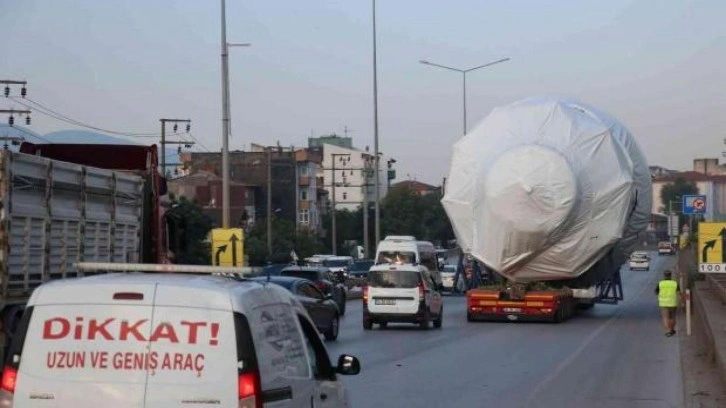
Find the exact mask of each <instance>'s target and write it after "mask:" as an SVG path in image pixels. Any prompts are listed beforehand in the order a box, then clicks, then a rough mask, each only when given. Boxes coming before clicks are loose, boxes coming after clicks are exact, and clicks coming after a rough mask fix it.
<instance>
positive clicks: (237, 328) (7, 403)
mask: <svg viewBox="0 0 726 408" xmlns="http://www.w3.org/2000/svg"><path fill="white" fill-rule="evenodd" d="M156 266H158V265H156ZM139 267H140V268H143V265H140V266H139ZM172 268H173V267H172ZM359 370H360V363H359V362H358V360H357V359H356V358H355V357H352V356H348V355H342V356H341V357H340V359H339V360H338V366H337V367H334V366H332V365H331V364H330V361H329V358H328V353H327V351H326V349H325V346H324V345H323V343H322V341H321V339H320V336H319V334H318V332H317V330H316V329H315V326H314V325H313V323H312V321H311V320H310V318H309V316H308V313H307V312H306V311H305V309H304V308H303V306H302V305H301V304H300V302H299V301H297V300H296V299H295V297H294V296H293V295H292V294H290V293H289V292H288V291H286V290H285V289H283V288H281V287H279V286H278V285H275V284H268V283H264V282H256V281H247V280H239V279H236V278H231V277H224V276H209V275H207V276H203V275H192V274H175V273H114V274H103V275H97V276H92V277H87V278H81V279H68V280H63V281H52V282H49V283H46V284H43V285H42V286H40V287H39V288H37V289H36V290H35V291H34V293H33V295H32V297H31V299H30V301H29V303H28V305H27V308H26V309H25V313H24V314H23V317H22V319H21V321H20V323H19V327H18V331H17V333H16V336H15V337H14V339H13V342H12V344H11V347H10V353H9V359H8V363H7V365H6V366H5V368H4V370H3V374H2V381H1V382H0V406H3V407H13V406H14V407H50V406H53V407H104V408H115V407H119V408H120V407H162V408H163V407H179V406H186V405H187V404H189V405H194V406H216V407H240V408H253V407H263V406H264V407H283V406H284V407H300V408H303V407H305V408H309V407H311V406H315V407H339V406H346V404H347V403H346V393H345V390H344V388H343V386H342V385H341V383H340V382H339V381H338V380H337V377H336V376H337V374H357V373H358V371H359Z"/></svg>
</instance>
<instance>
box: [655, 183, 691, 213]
mask: <svg viewBox="0 0 726 408" xmlns="http://www.w3.org/2000/svg"><path fill="white" fill-rule="evenodd" d="M693 194H698V186H696V184H695V183H693V182H690V181H686V180H684V179H683V178H681V177H676V179H675V180H674V181H673V182H672V183H668V184H666V185H664V186H663V188H662V189H661V190H660V201H661V204H662V205H663V207H661V211H663V212H665V211H667V210H668V209H669V208H670V207H671V205H672V204H670V203H671V201H675V202H676V206H677V207H676V208H679V207H680V205H681V202H682V200H683V196H684V195H693Z"/></svg>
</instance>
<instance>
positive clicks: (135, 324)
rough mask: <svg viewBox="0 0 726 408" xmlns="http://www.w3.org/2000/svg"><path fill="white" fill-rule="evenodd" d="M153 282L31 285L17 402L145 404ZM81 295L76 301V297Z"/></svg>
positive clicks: (109, 406) (107, 405)
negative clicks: (31, 290)
mask: <svg viewBox="0 0 726 408" xmlns="http://www.w3.org/2000/svg"><path fill="white" fill-rule="evenodd" d="M154 291H155V286H154V285H153V284H125V283H115V284H106V283H103V284H79V285H68V284H62V285H57V286H54V285H53V284H51V285H48V286H46V287H41V288H40V289H37V290H36V294H35V300H34V302H33V307H32V316H31V317H30V321H29V324H28V326H27V332H26V333H25V336H22V335H20V336H18V338H22V337H24V338H25V342H24V344H23V345H22V348H21V347H17V346H15V345H14V346H13V351H14V352H16V353H17V355H15V356H13V355H11V356H10V357H9V358H10V361H16V362H19V367H18V375H17V381H16V386H15V392H14V397H13V401H14V406H20V407H31V408H32V407H91V406H93V407H103V408H116V407H118V408H121V407H143V406H144V388H145V382H146V364H147V363H148V361H149V360H148V346H149V338H150V335H151V324H150V322H151V317H152V316H151V315H152V302H153V299H154ZM76 299H78V300H76Z"/></svg>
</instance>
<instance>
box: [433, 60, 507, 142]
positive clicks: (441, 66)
mask: <svg viewBox="0 0 726 408" xmlns="http://www.w3.org/2000/svg"><path fill="white" fill-rule="evenodd" d="M507 61H509V58H502V59H499V60H496V61H492V62H489V63H486V64H484V65H479V66H477V67H473V68H469V69H460V68H454V67H449V66H446V65H441V64H436V63H433V62H431V61H426V60H420V61H419V62H420V63H421V64H424V65H430V66H432V67H438V68H443V69H448V70H450V71H456V72H459V73H461V74H462V77H463V78H464V84H463V85H464V86H463V89H464V134H466V74H467V73H468V72H471V71H475V70H477V69H481V68H486V67H491V66H492V65H496V64H500V63H502V62H507Z"/></svg>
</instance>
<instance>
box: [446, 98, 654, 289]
mask: <svg viewBox="0 0 726 408" xmlns="http://www.w3.org/2000/svg"><path fill="white" fill-rule="evenodd" d="M442 202H443V205H444V208H445V209H446V212H447V214H448V216H449V218H450V220H451V222H452V224H453V227H454V231H455V233H456V237H457V239H458V241H459V243H460V246H461V247H462V249H463V250H464V252H466V253H470V254H471V255H472V256H474V257H475V258H476V259H478V260H479V261H481V262H483V263H484V264H485V265H487V266H488V267H489V268H491V269H493V270H494V271H496V272H497V273H499V274H501V275H504V276H505V277H507V278H508V279H510V280H513V281H518V282H531V281H552V280H567V279H573V278H577V277H579V276H580V275H582V274H583V273H585V272H587V271H588V270H590V269H591V268H592V267H593V266H595V265H596V264H597V263H598V262H599V261H603V264H605V263H606V264H607V265H611V266H610V267H612V266H617V267H619V265H620V264H621V263H622V262H623V261H624V259H625V255H627V254H628V253H629V252H630V251H631V249H632V247H633V245H634V244H635V243H636V241H637V235H638V234H639V233H640V232H641V231H643V230H644V229H645V228H646V227H647V224H648V221H649V217H650V209H651V184H650V172H649V170H648V164H647V162H646V160H645V157H644V156H643V154H642V152H641V151H640V148H639V147H638V145H637V143H636V141H635V139H634V138H633V136H632V135H631V134H630V132H629V131H628V130H627V129H626V128H625V127H624V126H623V125H622V124H620V123H619V122H618V121H617V120H615V119H614V118H612V117H611V116H609V115H607V114H606V113H604V112H602V111H600V110H598V109H596V108H594V107H591V106H588V105H586V104H583V103H580V102H577V101H573V100H567V99H559V98H539V99H527V100H523V101H519V102H516V103H513V104H511V105H507V106H504V107H500V108H496V109H494V110H493V111H492V112H491V114H489V116H487V117H486V118H485V119H484V120H483V121H482V122H481V123H480V124H479V125H478V126H477V127H476V128H475V129H474V130H472V131H470V132H469V133H468V134H467V135H466V136H464V137H463V138H462V139H461V140H459V141H458V142H457V143H456V144H455V145H454V151H453V156H452V161H451V169H450V172H449V177H448V179H447V185H446V193H445V195H444V198H443V200H442ZM606 258H607V259H606ZM604 261H607V262H604ZM593 269H594V268H593Z"/></svg>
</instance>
